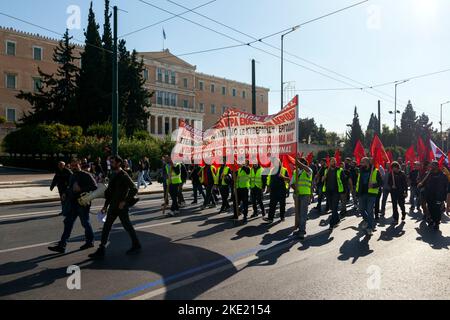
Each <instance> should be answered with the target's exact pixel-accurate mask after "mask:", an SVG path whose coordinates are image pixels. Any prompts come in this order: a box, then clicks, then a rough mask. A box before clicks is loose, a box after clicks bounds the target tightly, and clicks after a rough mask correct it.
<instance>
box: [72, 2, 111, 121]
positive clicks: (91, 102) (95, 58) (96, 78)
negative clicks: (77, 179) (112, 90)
mask: <svg viewBox="0 0 450 320" xmlns="http://www.w3.org/2000/svg"><path fill="white" fill-rule="evenodd" d="M84 35H85V37H86V40H85V48H84V52H83V53H82V54H81V71H80V77H79V81H78V88H79V90H78V96H77V103H78V108H79V109H78V117H77V123H78V124H79V125H81V126H82V127H83V128H87V127H88V126H89V125H91V124H93V123H103V122H105V121H107V120H108V119H109V118H110V115H111V112H108V111H110V108H108V109H107V108H106V106H105V105H104V101H105V99H104V98H105V94H106V93H105V92H104V90H103V81H104V68H103V66H104V64H103V61H104V50H102V49H103V48H102V40H101V38H100V34H99V25H98V24H97V23H96V21H95V14H94V11H93V10H92V2H91V6H90V8H89V16H88V26H87V29H86V31H85V33H84Z"/></svg>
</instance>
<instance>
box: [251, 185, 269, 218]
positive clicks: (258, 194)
mask: <svg viewBox="0 0 450 320" xmlns="http://www.w3.org/2000/svg"><path fill="white" fill-rule="evenodd" d="M251 195H252V204H253V214H257V213H258V205H259V207H260V208H261V212H262V215H263V216H264V215H265V214H266V213H265V210H264V203H263V192H262V190H261V189H260V188H257V187H255V188H252V189H251Z"/></svg>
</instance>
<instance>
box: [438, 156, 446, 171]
mask: <svg viewBox="0 0 450 320" xmlns="http://www.w3.org/2000/svg"><path fill="white" fill-rule="evenodd" d="M444 163H445V156H442V157H441V158H440V159H439V169H441V170H442V168H443V167H444Z"/></svg>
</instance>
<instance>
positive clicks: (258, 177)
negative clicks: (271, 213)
mask: <svg viewBox="0 0 450 320" xmlns="http://www.w3.org/2000/svg"><path fill="white" fill-rule="evenodd" d="M262 174H263V168H261V166H260V165H259V164H254V165H253V167H252V168H251V170H250V188H251V189H250V190H251V191H250V192H251V196H252V204H253V215H252V218H254V217H257V216H258V205H259V207H260V208H261V214H262V216H263V217H264V216H265V215H266V212H265V209H264V203H263V192H264V189H265V185H264V181H263V179H262Z"/></svg>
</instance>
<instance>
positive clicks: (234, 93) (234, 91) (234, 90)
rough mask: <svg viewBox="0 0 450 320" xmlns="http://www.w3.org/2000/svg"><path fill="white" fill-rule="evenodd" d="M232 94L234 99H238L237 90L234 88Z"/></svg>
mask: <svg viewBox="0 0 450 320" xmlns="http://www.w3.org/2000/svg"><path fill="white" fill-rule="evenodd" d="M232 94H233V97H236V89H234V88H233V90H232Z"/></svg>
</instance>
